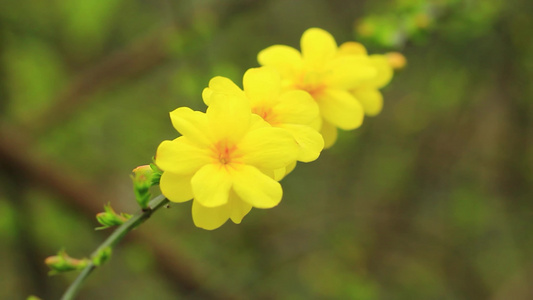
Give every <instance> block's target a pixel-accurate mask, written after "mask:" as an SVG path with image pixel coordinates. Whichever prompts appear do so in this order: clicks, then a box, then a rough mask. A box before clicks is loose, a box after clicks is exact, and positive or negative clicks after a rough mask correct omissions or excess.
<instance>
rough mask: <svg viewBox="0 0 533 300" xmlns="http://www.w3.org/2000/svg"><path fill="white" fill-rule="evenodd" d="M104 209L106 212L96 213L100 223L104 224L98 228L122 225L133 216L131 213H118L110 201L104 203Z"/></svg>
mask: <svg viewBox="0 0 533 300" xmlns="http://www.w3.org/2000/svg"><path fill="white" fill-rule="evenodd" d="M104 210H105V212H101V213H98V214H97V215H96V220H98V223H100V224H102V225H103V226H101V227H97V228H96V230H101V229H106V228H109V227H113V226H119V225H122V224H124V222H126V221H127V220H128V219H129V218H131V215H129V214H126V213H121V214H120V215H119V214H117V213H116V212H115V210H113V208H112V207H111V204H109V203H108V204H106V205H104Z"/></svg>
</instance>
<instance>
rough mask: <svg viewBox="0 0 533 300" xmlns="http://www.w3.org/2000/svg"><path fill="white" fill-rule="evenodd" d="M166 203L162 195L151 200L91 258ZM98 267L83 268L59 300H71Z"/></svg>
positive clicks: (93, 254) (117, 240) (110, 246)
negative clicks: (146, 206)
mask: <svg viewBox="0 0 533 300" xmlns="http://www.w3.org/2000/svg"><path fill="white" fill-rule="evenodd" d="M167 203H168V199H167V198H165V196H163V195H159V196H157V197H155V198H153V199H152V200H151V201H150V203H149V204H148V208H146V209H144V210H142V211H140V212H138V213H136V214H135V215H133V216H132V217H131V218H130V219H129V220H128V221H126V222H124V224H122V225H120V226H119V227H118V228H117V229H116V230H115V231H114V232H113V233H112V234H111V235H110V236H109V237H108V238H107V239H106V240H105V241H104V242H103V243H102V244H101V245H100V246H99V247H98V248H97V249H96V250H95V251H94V252H93V253H92V254H91V258H94V257H97V256H98V255H100V253H102V251H105V250H106V249H108V248H113V247H114V246H115V245H116V244H117V243H118V242H120V241H121V240H122V238H124V236H125V235H126V234H127V233H128V232H130V231H131V230H133V229H134V228H136V227H137V226H139V225H140V224H142V223H144V221H146V220H148V218H150V215H152V213H153V212H154V211H156V210H157V209H159V208H160V207H161V206H164V205H165V204H167ZM96 267H98V266H97V265H96V264H95V263H94V262H93V260H91V262H89V264H88V265H87V267H85V268H84V269H83V270H82V271H81V273H80V275H78V277H77V278H76V280H74V281H73V282H72V284H71V285H70V286H69V287H68V289H67V290H66V291H65V293H64V294H63V297H61V300H72V299H74V297H75V296H76V294H77V293H78V290H79V289H80V287H81V284H82V283H83V281H84V280H85V278H87V277H88V276H89V274H90V273H91V272H92V271H93V270H94V269H96Z"/></svg>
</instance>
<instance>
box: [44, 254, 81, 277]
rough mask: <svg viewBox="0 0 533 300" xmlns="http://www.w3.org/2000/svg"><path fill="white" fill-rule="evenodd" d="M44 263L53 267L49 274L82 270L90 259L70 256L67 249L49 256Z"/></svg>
mask: <svg viewBox="0 0 533 300" xmlns="http://www.w3.org/2000/svg"><path fill="white" fill-rule="evenodd" d="M44 263H45V264H46V265H47V266H48V267H50V269H51V270H50V272H49V273H48V274H49V275H55V274H59V273H62V272H68V271H74V270H81V269H83V268H85V267H86V266H87V264H88V263H89V260H88V259H87V258H83V259H76V258H72V257H70V256H68V254H67V253H66V252H65V250H60V251H59V252H58V253H57V255H54V256H49V257H47V258H46V259H45V260H44Z"/></svg>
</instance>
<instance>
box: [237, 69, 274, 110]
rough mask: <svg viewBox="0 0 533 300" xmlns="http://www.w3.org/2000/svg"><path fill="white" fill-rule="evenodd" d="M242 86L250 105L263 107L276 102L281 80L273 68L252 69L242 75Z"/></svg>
mask: <svg viewBox="0 0 533 300" xmlns="http://www.w3.org/2000/svg"><path fill="white" fill-rule="evenodd" d="M243 86H244V92H245V94H246V96H248V99H249V100H250V103H251V104H252V105H254V104H256V103H258V104H263V105H264V104H266V103H273V102H276V101H277V100H278V97H279V93H280V89H281V78H280V75H279V73H278V72H277V71H276V70H275V69H274V68H269V67H262V68H252V69H249V70H248V71H246V73H244V77H243Z"/></svg>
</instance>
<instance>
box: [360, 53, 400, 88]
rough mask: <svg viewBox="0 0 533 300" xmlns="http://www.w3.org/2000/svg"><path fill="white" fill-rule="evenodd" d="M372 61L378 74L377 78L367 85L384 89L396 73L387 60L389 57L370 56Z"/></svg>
mask: <svg viewBox="0 0 533 300" xmlns="http://www.w3.org/2000/svg"><path fill="white" fill-rule="evenodd" d="M370 61H371V62H372V65H373V66H374V67H375V68H376V71H377V73H376V76H374V77H373V78H372V79H371V80H369V81H366V82H365V83H368V84H369V85H371V86H373V87H376V88H382V87H384V86H386V85H387V84H388V83H389V82H390V81H391V79H392V76H393V73H394V72H393V70H392V67H391V65H390V64H389V61H388V60H387V57H386V56H385V55H378V54H374V55H371V56H370Z"/></svg>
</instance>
